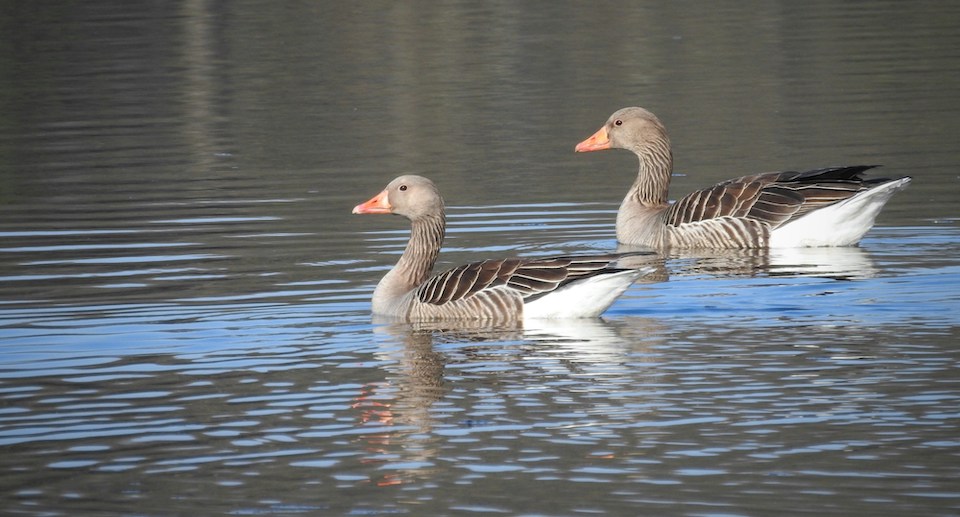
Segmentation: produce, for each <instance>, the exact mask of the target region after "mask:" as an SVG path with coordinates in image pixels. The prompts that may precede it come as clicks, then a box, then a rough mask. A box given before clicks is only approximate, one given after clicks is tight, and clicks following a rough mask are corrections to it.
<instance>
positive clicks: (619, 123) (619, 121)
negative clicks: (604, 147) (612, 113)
mask: <svg viewBox="0 0 960 517" xmlns="http://www.w3.org/2000/svg"><path fill="white" fill-rule="evenodd" d="M613 125H614V126H622V125H623V121H622V120H618V121H616V122H614V123H613Z"/></svg>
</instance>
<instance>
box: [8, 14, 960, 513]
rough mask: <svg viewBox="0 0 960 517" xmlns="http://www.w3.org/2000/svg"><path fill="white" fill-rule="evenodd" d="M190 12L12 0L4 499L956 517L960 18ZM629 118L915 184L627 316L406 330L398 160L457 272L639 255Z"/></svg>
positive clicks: (638, 297) (703, 139)
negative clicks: (809, 238) (386, 306)
mask: <svg viewBox="0 0 960 517" xmlns="http://www.w3.org/2000/svg"><path fill="white" fill-rule="evenodd" d="M172 5H174V6H175V7H176V8H175V9H173V10H165V9H159V8H156V9H153V10H138V11H133V10H132V9H131V8H129V7H128V4H126V3H122V2H118V3H117V4H116V5H109V2H108V3H106V4H102V5H97V6H93V5H69V4H65V5H61V6H58V7H57V8H56V9H40V8H38V7H32V4H29V5H26V4H25V5H18V6H16V7H8V8H6V11H7V12H5V14H6V15H7V16H6V18H5V20H6V21H4V22H2V23H3V27H2V28H3V30H0V34H2V35H0V39H2V40H3V43H2V46H0V59H2V60H3V61H2V64H3V68H4V69H5V70H8V71H11V72H12V73H14V75H8V76H6V77H0V91H2V92H3V95H2V96H0V102H2V103H4V106H5V109H4V110H2V111H3V113H4V115H2V116H0V201H2V202H0V447H2V455H0V490H2V492H0V493H2V494H3V495H4V497H3V499H4V503H3V504H4V511H5V512H7V513H10V514H25V515H78V514H136V515H185V514H234V515H250V514H254V515H256V514H268V515H273V514H329V515H341V514H344V515H346V514H349V515H366V514H372V515H381V514H402V515H451V514H461V513H479V514H506V515H575V514H601V515H711V516H720V515H784V514H788V515H793V514H829V515H864V516H867V515H870V516H873V515H954V514H957V513H958V512H960V490H958V489H957V483H956V479H957V478H958V476H960V438H958V437H960V425H958V422H960V410H958V408H960V386H958V384H960V376H958V373H957V372H958V371H960V370H958V367H960V348H958V347H957V345H956V343H957V342H958V338H960V336H958V333H960V332H958V328H960V325H958V324H960V316H958V313H960V312H958V311H960V228H958V225H957V221H958V212H957V206H960V205H958V203H960V190H958V188H957V183H958V175H957V170H956V163H958V158H960V155H958V152H957V149H956V146H955V145H954V142H953V139H954V135H956V134H958V133H957V131H958V130H960V122H958V121H960V112H958V110H960V94H958V92H960V88H958V86H960V84H958V82H960V78H958V77H957V76H956V74H955V73H954V72H953V71H952V70H954V69H955V63H956V62H957V61H956V58H957V57H960V55H958V54H960V51H958V50H957V49H960V41H958V36H957V35H958V34H960V31H956V30H955V29H956V26H957V25H958V23H956V21H957V20H960V12H954V11H957V10H956V9H952V8H951V9H947V8H945V7H943V6H941V5H939V4H924V3H916V4H910V6H909V9H907V7H901V6H900V4H898V3H884V2H880V3H875V4H872V5H871V6H869V7H867V6H857V5H851V6H813V7H811V6H805V7H803V8H802V9H801V8H800V7H799V6H796V7H795V6H793V4H784V5H779V4H766V5H764V6H761V7H759V8H756V9H751V8H744V7H739V6H726V7H720V8H718V9H717V10H715V11H713V12H712V13H700V12H695V11H699V10H697V9H690V8H689V6H684V5H682V4H678V5H672V4H671V5H670V6H648V7H635V8H627V7H623V6H619V5H617V6H614V4H610V5H603V4H598V5H596V6H594V7H593V8H591V9H587V8H585V7H578V6H571V7H570V8H569V11H567V10H563V9H564V8H560V7H558V8H556V9H558V11H546V10H543V9H535V8H534V7H532V6H510V5H509V4H504V5H487V4H477V5H473V4H459V3H453V4H449V5H445V6H444V7H443V8H442V9H439V8H438V9H427V10H424V9H416V8H413V7H411V6H409V5H408V4H397V5H392V6H390V7H389V8H384V9H379V8H378V9H374V8H373V7H372V6H370V5H368V4H363V5H360V6H350V4H344V5H343V6H340V5H339V4H338V5H337V6H333V5H328V6H314V5H297V6H293V5H289V6H285V7H283V8H280V7H277V8H274V9H268V10H264V9H261V8H259V7H257V6H256V5H253V4H250V5H248V4H247V3H246V2H238V3H233V4H230V5H222V6H221V5H214V4H208V3H205V2H182V3H175V4H172ZM574 7H576V8H574ZM838 28H843V30H838ZM893 28H896V29H897V30H892V29H893ZM744 30H750V31H752V34H754V35H755V36H756V37H755V38H747V39H746V40H745V39H744V37H743V34H744V32H743V31H744ZM746 100H749V101H751V102H745V101H746ZM627 104H644V105H647V106H648V107H650V108H651V109H654V111H656V112H658V113H660V114H661V115H662V116H663V118H664V120H665V122H666V124H667V125H668V128H670V129H671V133H672V136H673V138H674V140H675V152H676V154H677V162H678V169H679V173H678V174H677V176H676V178H675V181H674V183H675V191H674V192H675V196H674V197H676V194H682V193H683V192H687V191H689V190H691V189H693V188H696V187H698V186H703V185H707V184H709V183H711V182H714V181H719V180H721V179H724V178H726V177H730V176H733V175H736V174H739V173H747V172H757V171H760V170H769V169H772V168H801V167H816V166H820V165H826V164H833V163H859V162H864V163H875V162H880V163H883V164H884V165H885V167H884V168H883V169H880V172H879V173H882V174H888V175H893V176H896V175H904V174H910V175H912V176H914V182H913V184H912V185H911V186H910V187H909V188H908V189H907V190H906V191H904V192H902V193H900V194H898V195H897V196H896V197H895V198H894V199H893V201H892V202H891V203H890V205H889V207H888V208H887V210H885V211H884V213H883V214H882V215H881V217H880V220H879V221H878V226H877V227H876V228H875V229H874V230H872V231H871V232H870V233H869V234H868V236H867V238H866V239H865V240H864V241H863V243H862V246H861V247H859V248H852V249H826V250H792V251H776V252H772V253H769V254H768V253H753V252H706V253H676V254H673V255H671V256H669V257H666V259H665V261H664V265H663V268H662V269H661V270H659V271H657V272H656V274H654V275H651V276H650V277H648V278H646V279H645V280H644V281H643V282H641V283H639V284H637V285H636V286H634V287H633V288H631V289H630V290H629V291H627V293H626V294H625V295H624V296H623V297H622V298H621V299H620V300H618V302H617V303H616V304H614V306H613V307H612V308H611V309H610V310H609V311H608V313H607V314H606V315H605V317H604V318H603V319H602V320H596V321H593V320H591V321H557V322H542V323H538V324H537V325H528V326H527V327H526V328H503V327H490V326H484V325H403V324H385V323H381V322H378V321H373V320H372V319H371V316H370V312H369V298H370V294H371V292H372V289H373V285H374V284H375V283H376V281H377V280H378V279H379V277H380V276H381V275H382V274H383V273H384V272H385V271H387V269H389V267H390V266H391V265H392V263H393V261H394V260H396V258H397V256H398V255H399V253H400V251H401V250H402V248H403V246H404V244H405V242H406V238H407V226H406V224H405V223H404V221H402V220H401V219H399V218H393V217H385V216H383V217H373V216H370V217H366V216H364V217H358V216H351V215H350V213H349V212H350V208H351V207H352V206H353V205H355V204H356V203H358V202H360V201H363V200H365V199H367V198H369V197H370V196H371V195H373V194H375V193H376V192H377V191H379V189H380V188H382V186H383V185H384V184H385V183H386V182H387V181H388V180H389V179H391V178H392V177H393V176H394V175H395V174H396V173H398V172H400V171H406V170H416V171H418V172H423V173H426V174H427V175H429V176H431V177H433V178H434V179H436V180H437V182H438V184H439V185H440V187H441V189H442V190H443V192H444V194H445V196H446V200H447V204H448V206H449V223H450V229H449V235H448V239H447V242H446V245H445V247H444V250H443V254H442V256H441V261H442V264H441V266H449V265H453V264H458V263H462V262H464V261H468V260H475V259H477V258H481V257H488V256H504V255H524V256H534V255H550V254H559V253H573V252H591V251H609V250H611V249H614V248H615V247H616V243H615V242H614V237H613V219H614V215H615V211H616V208H617V206H618V204H619V199H620V197H621V196H622V194H623V191H624V190H625V189H626V187H627V185H628V184H629V182H630V180H631V176H632V174H633V171H634V170H635V163H634V158H633V157H632V156H629V155H628V153H616V152H612V151H611V152H608V153H591V154H590V155H587V156H579V155H574V154H573V152H572V148H573V145H574V144H575V143H576V142H577V141H579V140H580V139H582V138H584V137H586V136H588V135H589V134H591V133H592V132H593V131H594V130H595V129H596V128H597V127H599V125H600V124H601V123H602V122H603V121H604V120H605V119H606V116H607V115H608V114H609V112H611V111H613V110H614V109H615V108H618V107H621V106H622V105H627Z"/></svg>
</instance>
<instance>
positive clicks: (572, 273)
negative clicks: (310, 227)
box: [353, 175, 651, 321]
mask: <svg viewBox="0 0 960 517" xmlns="http://www.w3.org/2000/svg"><path fill="white" fill-rule="evenodd" d="M353 213H354V214H397V215H402V216H404V217H406V218H407V219H409V220H410V224H411V226H412V231H411V233H410V241H409V242H408V243H407V247H406V249H405V250H404V251H403V254H402V255H401V256H400V260H399V261H398V262H397V264H396V266H394V267H393V269H391V270H390V271H389V272H388V273H387V274H386V275H385V276H384V277H383V279H381V280H380V283H379V284H377V287H376V289H375V290H374V292H373V313H374V314H376V315H380V316H388V317H392V318H396V319H401V320H405V321H431V320H432V321H436V320H470V319H483V320H496V321H510V320H514V321H516V320H521V319H528V318H577V317H596V316H599V315H600V314H601V313H602V312H603V311H605V310H606V309H607V307H609V306H610V305H611V304H612V303H613V301H614V300H615V299H616V298H617V297H618V296H620V294H622V293H623V292H624V291H625V290H626V289H627V287H629V286H630V284H632V283H633V282H634V281H635V280H636V279H637V278H639V277H640V276H641V275H642V274H643V273H645V272H647V271H649V268H642V267H636V268H633V267H628V266H626V265H623V264H621V261H624V262H626V258H627V257H637V256H644V257H647V256H650V255H651V254H649V253H625V254H624V253H621V254H606V255H585V256H564V257H551V258H529V259H523V258H505V259H495V260H485V261H483V262H475V263H472V264H466V265H463V266H459V267H455V268H453V269H450V270H449V271H445V272H443V273H439V274H436V275H433V276H431V271H432V270H433V266H434V263H435V262H436V260H437V255H439V253H440V246H441V244H442V243H443V237H444V233H445V231H446V222H445V216H444V208H443V199H442V198H441V197H440V192H439V191H438V190H437V187H436V186H435V185H434V184H433V182H432V181H430V180H429V179H427V178H424V177H422V176H415V175H405V176H400V177H399V178H396V179H395V180H393V181H391V182H390V184H388V185H387V187H386V188H385V189H384V190H383V191H382V192H380V193H379V194H377V195H376V196H374V197H373V198H371V199H370V200H369V201H367V202H365V203H361V204H359V205H357V206H356V207H354V209H353Z"/></svg>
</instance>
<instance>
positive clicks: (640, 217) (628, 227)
mask: <svg viewBox="0 0 960 517" xmlns="http://www.w3.org/2000/svg"><path fill="white" fill-rule="evenodd" d="M611 148H617V149H627V150H629V151H633V152H634V153H635V154H636V155H637V157H638V158H639V160H640V170H639V173H638V175H637V179H636V181H634V183H633V186H632V187H631V188H630V191H629V192H628V193H627V196H626V198H624V200H623V203H622V204H621V205H620V210H619V211H618V213H617V240H618V241H620V242H622V243H624V244H632V245H638V246H649V247H653V248H668V247H673V248H768V247H769V248H785V247H816V246H851V245H855V244H857V243H858V242H859V241H860V239H861V238H863V235H864V234H866V233H867V231H868V230H869V229H870V227H871V226H873V223H874V220H875V219H876V217H877V214H878V213H879V212H880V210H881V209H882V208H883V205H884V204H885V203H886V202H887V201H888V200H889V199H890V197H891V196H893V194H894V193H895V192H897V191H898V190H901V189H902V188H904V187H905V186H906V185H907V183H909V182H910V178H909V177H904V178H899V179H894V180H891V179H886V178H882V179H864V178H863V177H862V174H863V172H864V171H866V170H868V169H870V168H872V167H873V166H852V167H829V168H825V169H817V170H812V171H806V172H771V173H767V174H757V175H753V176H744V177H742V178H735V179H731V180H727V181H725V182H723V183H719V184H717V185H714V186H713V187H710V188H707V189H704V190H699V191H697V192H693V193H692V194H689V195H687V196H685V197H683V198H681V199H680V200H678V201H677V202H676V203H674V204H672V205H671V204H669V203H668V201H667V199H668V197H667V195H668V191H669V187H670V176H671V174H672V173H673V153H672V150H671V147H670V139H669V137H668V136H667V132H666V129H665V128H664V126H663V124H662V123H661V122H660V120H659V119H658V118H657V117H656V115H654V114H653V113H650V112H649V111H647V110H645V109H643V108H624V109H621V110H619V111H617V112H616V113H614V114H613V115H611V116H610V118H609V119H608V120H607V123H606V124H604V126H603V127H601V128H600V129H599V130H598V131H597V132H596V133H594V134H593V136H591V137H590V138H588V139H586V140H584V141H583V142H580V144H578V145H577V147H576V150H577V151H578V152H586V151H599V150H602V149H611Z"/></svg>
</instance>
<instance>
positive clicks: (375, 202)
mask: <svg viewBox="0 0 960 517" xmlns="http://www.w3.org/2000/svg"><path fill="white" fill-rule="evenodd" d="M391 212H393V206H392V205H390V200H389V199H387V191H386V190H384V191H383V192H381V193H379V194H377V195H376V196H373V197H372V198H370V200H369V201H367V202H365V203H360V204H359V205H357V206H355V207H353V213H355V214H389V213H391Z"/></svg>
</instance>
